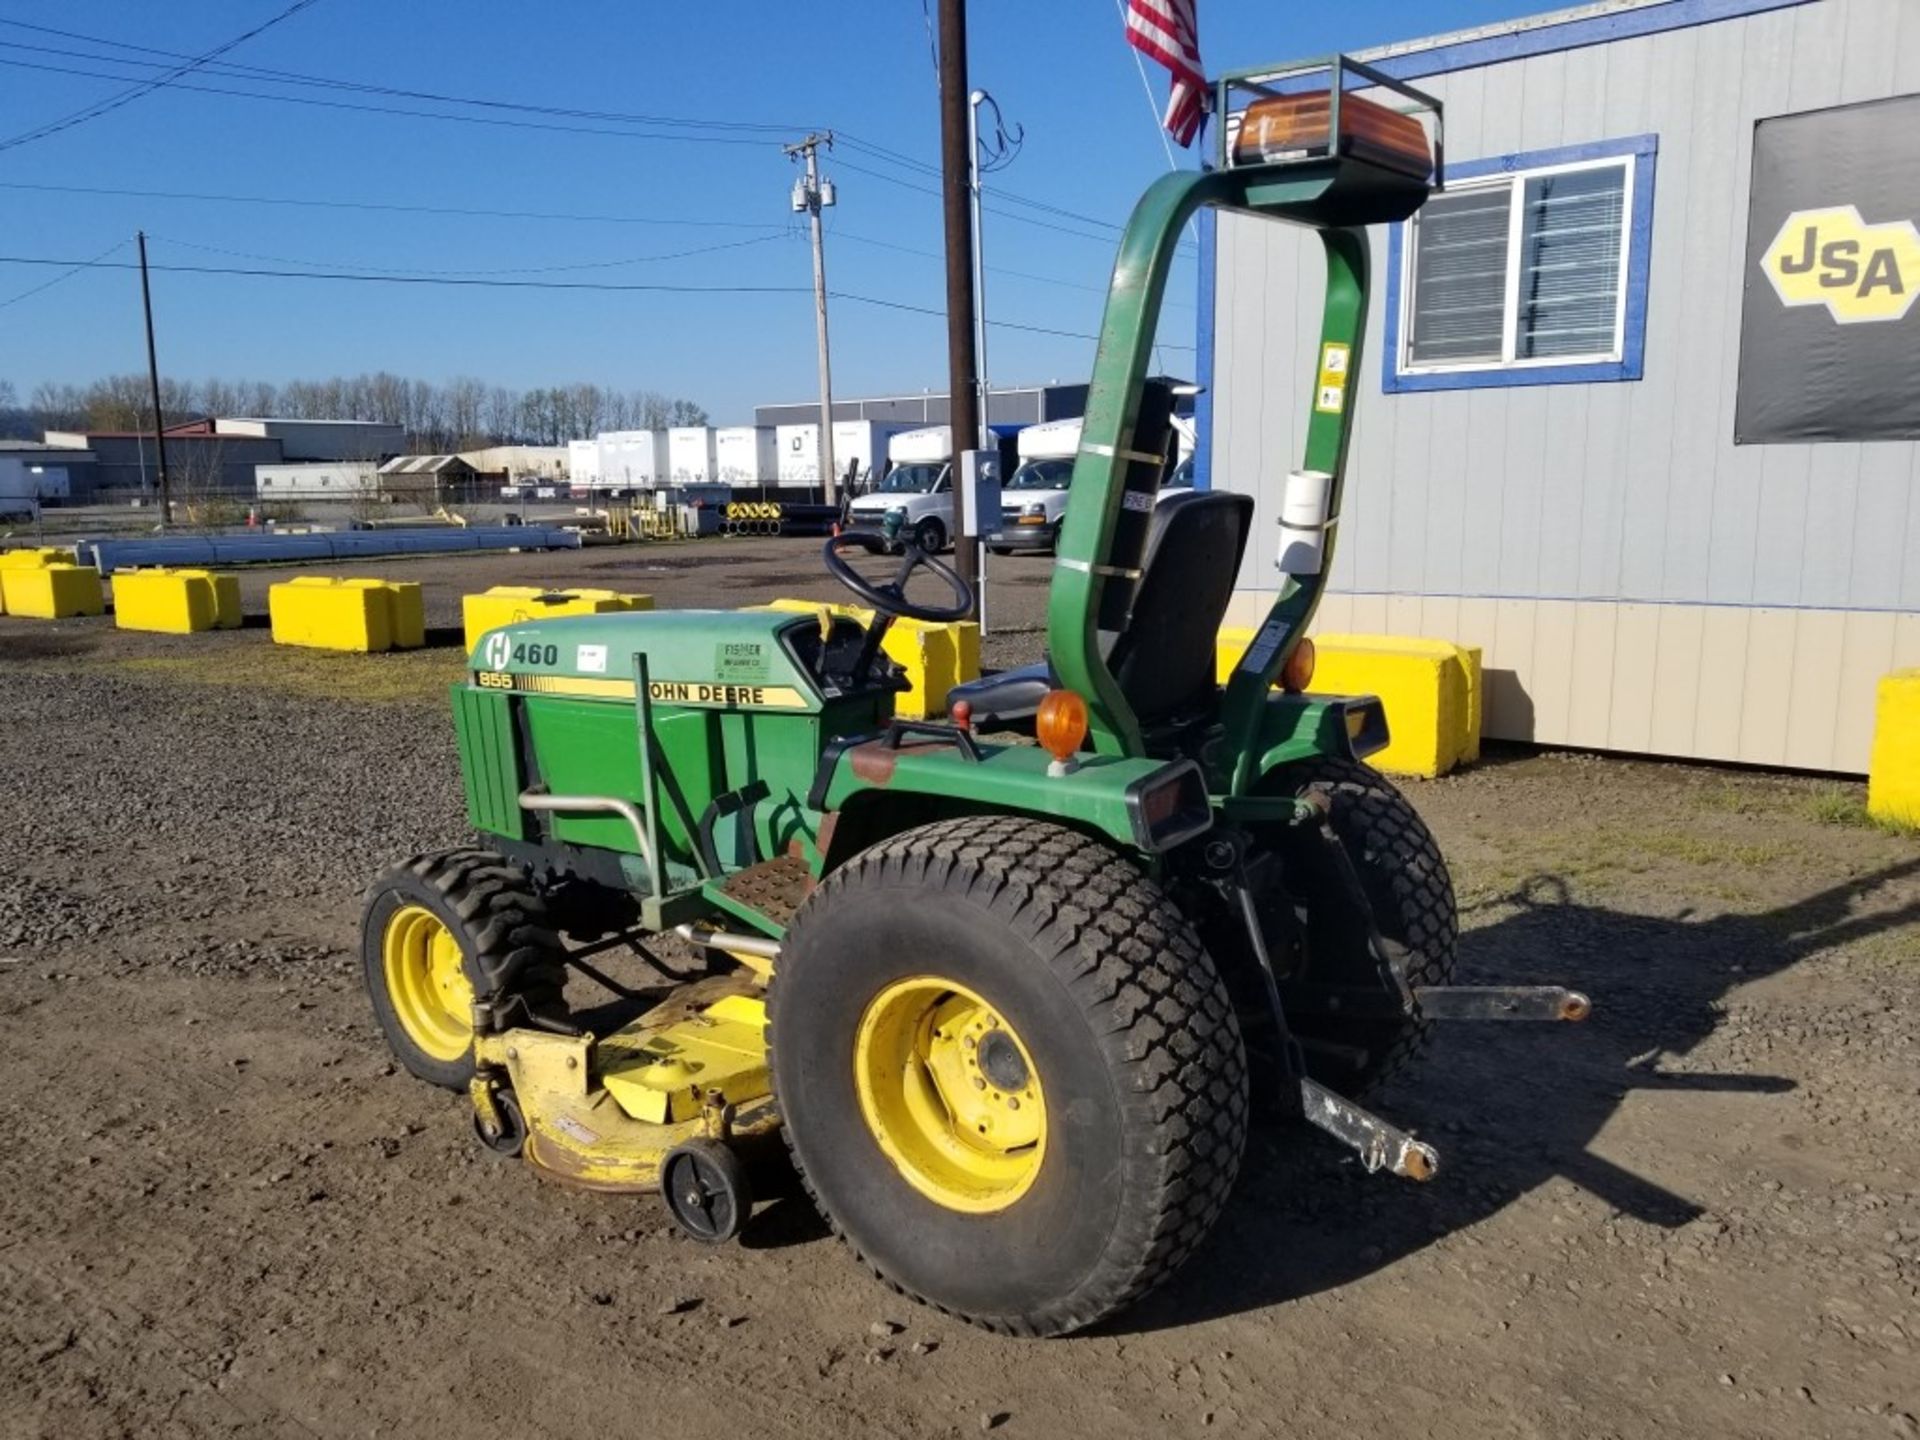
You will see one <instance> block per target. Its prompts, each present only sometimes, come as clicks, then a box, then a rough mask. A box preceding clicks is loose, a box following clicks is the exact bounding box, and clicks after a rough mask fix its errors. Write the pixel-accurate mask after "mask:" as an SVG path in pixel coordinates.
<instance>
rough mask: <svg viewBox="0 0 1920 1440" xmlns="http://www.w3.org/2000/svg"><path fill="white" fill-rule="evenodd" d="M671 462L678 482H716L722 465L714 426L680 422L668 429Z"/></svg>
mask: <svg viewBox="0 0 1920 1440" xmlns="http://www.w3.org/2000/svg"><path fill="white" fill-rule="evenodd" d="M667 462H668V467H669V472H670V473H671V474H672V476H673V483H674V484H676V485H712V484H714V483H716V482H717V480H718V477H719V469H720V466H719V464H718V461H717V460H716V458H715V456H714V453H713V427H712V426H711V425H676V426H674V427H673V428H672V429H671V430H669V431H667Z"/></svg>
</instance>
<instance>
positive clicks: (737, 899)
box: [705, 855, 813, 933]
mask: <svg viewBox="0 0 1920 1440" xmlns="http://www.w3.org/2000/svg"><path fill="white" fill-rule="evenodd" d="M705 888H706V891H707V894H708V895H710V896H711V897H712V898H713V899H715V900H717V901H718V902H719V903H721V904H722V905H725V906H726V907H727V909H729V910H731V911H733V912H734V913H735V914H738V915H741V916H742V917H743V918H749V919H751V918H758V919H760V920H763V921H767V922H771V925H772V927H773V929H774V931H775V932H776V933H777V932H778V931H780V930H784V929H786V928H787V925H788V923H789V922H791V921H792V919H793V912H794V911H796V910H798V909H799V908H800V902H801V901H803V900H805V899H806V898H807V894H808V892H810V891H811V890H812V889H813V872H812V871H811V870H809V869H808V868H807V862H806V861H805V860H803V859H801V858H800V857H799V856H798V855H781V856H777V857H776V858H774V859H772V860H762V861H761V862H760V863H759V864H758V865H749V866H748V867H747V868H746V869H744V870H736V871H734V872H733V873H732V874H731V875H729V876H727V877H726V878H725V879H723V880H718V881H710V882H709V883H708V884H707V886H706V887H705Z"/></svg>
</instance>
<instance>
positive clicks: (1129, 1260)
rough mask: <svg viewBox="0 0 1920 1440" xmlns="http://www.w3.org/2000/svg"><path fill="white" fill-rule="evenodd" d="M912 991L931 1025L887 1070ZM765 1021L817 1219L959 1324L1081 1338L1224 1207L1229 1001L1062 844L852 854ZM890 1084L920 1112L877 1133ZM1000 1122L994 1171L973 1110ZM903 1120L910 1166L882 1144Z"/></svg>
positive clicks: (1136, 896) (1123, 881) (1142, 913)
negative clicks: (952, 1160)
mask: <svg viewBox="0 0 1920 1440" xmlns="http://www.w3.org/2000/svg"><path fill="white" fill-rule="evenodd" d="M916 990H917V991H925V992H930V993H931V995H932V996H933V999H932V1001H931V1004H930V1008H928V1009H927V1010H926V1011H925V1015H924V1018H923V1019H921V1020H920V1021H919V1022H918V1027H917V1028H915V1026H914V1024H913V1023H912V1016H911V1014H910V1013H909V1015H908V1023H907V1024H906V1025H905V1026H904V1027H896V1030H895V1036H896V1039H895V1042H894V1048H893V1049H889V1048H888V1042H887V1039H886V1034H885V1030H884V1026H883V1025H882V1023H881V1020H880V1019H879V1018H877V1017H884V1016H886V1015H888V1014H890V1013H891V1010H890V1008H889V1007H897V1005H898V1004H901V1003H906V1002H903V1001H901V1000H900V997H902V996H907V997H909V999H910V998H911V996H912V995H913V994H914V993H915V992H916ZM943 996H944V999H943V998H941V997H943ZM768 1006H769V1014H768V1039H769V1067H770V1069H771V1072H772V1076H773V1088H774V1094H775V1097H776V1099H777V1100H778V1102H779V1106H780V1111H781V1115H782V1117H783V1120H784V1130H785V1135H786V1139H787V1144H788V1147H789V1149H790V1150H791V1151H792V1153H793V1158H794V1162H795V1164H796V1166H797V1168H798V1169H799V1172H800V1175H801V1178H802V1180H803V1181H804V1182H805V1184H806V1186H807V1189H808V1192H809V1193H810V1194H811V1195H812V1196H813V1198H814V1200H815V1203H816V1204H817V1205H818V1206H819V1207H820V1210H821V1213H822V1214H823V1215H824V1216H825V1217H826V1218H827V1220H828V1222H829V1224H831V1225H832V1227H833V1229H834V1230H835V1232H836V1233H837V1234H839V1235H840V1236H841V1238H843V1239H844V1240H845V1241H846V1242H847V1243H848V1245H849V1246H851V1247H852V1249H853V1250H854V1252H855V1253H856V1254H857V1255H858V1256H859V1257H860V1259H861V1260H862V1262H863V1263H865V1264H866V1265H867V1266H868V1267H869V1268H870V1269H871V1270H872V1271H873V1272H874V1274H875V1275H877V1276H878V1277H879V1278H880V1279H881V1280H883V1281H885V1282H886V1283H887V1284H889V1285H891V1286H893V1287H894V1288H895V1289H896V1290H898V1291H900V1292H901V1293H903V1294H906V1295H909V1296H911V1297H913V1298H915V1299H918V1300H921V1301H924V1302H925V1303H927V1304H930V1305H934V1306H937V1307H938V1308H940V1309H942V1310H945V1311H947V1312H949V1313H950V1314H954V1315H956V1316H958V1317H960V1318H961V1319H964V1320H966V1321H968V1322H970V1323H972V1324H975V1325H980V1326H983V1327H985V1328H987V1329H991V1330H996V1331H999V1332H1002V1333H1006V1334H1019V1335H1059V1334H1064V1333H1067V1332H1069V1331H1072V1330H1077V1329H1080V1328H1082V1327H1084V1326H1087V1325H1091V1324H1093V1323H1094V1322H1096V1321H1098V1320H1100V1319H1102V1318H1103V1317H1105V1316H1107V1315H1110V1314H1112V1313H1113V1312H1114V1311H1116V1310H1118V1309H1120V1308H1121V1307H1123V1306H1125V1305H1128V1304H1130V1303H1132V1302H1133V1301H1135V1300H1137V1299H1138V1298H1140V1297H1141V1296H1142V1295H1144V1294H1146V1293H1147V1291H1149V1290H1151V1289H1152V1288H1153V1287H1154V1286H1156V1285H1158V1284H1159V1283H1160V1282H1162V1281H1163V1280H1165V1279H1166V1278H1167V1277H1168V1276H1169V1275H1171V1274H1172V1273H1173V1272H1174V1271H1175V1270H1177V1269H1178V1268H1179V1267H1180V1266H1181V1265H1182V1264H1183V1263H1184V1262H1185V1261H1186V1259H1187V1257H1188V1256H1189V1255H1190V1254H1191V1253H1192V1252H1193V1250H1194V1248H1195V1247H1196V1246H1197V1245H1199V1243H1200V1241H1201V1240H1202V1239H1203V1238H1204V1237H1205V1236H1206V1234H1207V1232H1208V1230H1209V1229H1210V1228H1211V1227H1212V1225H1213V1223H1214V1221H1215V1219H1216V1218H1217V1217H1218V1215H1219V1213H1220V1209H1221V1207H1222V1205H1223V1204H1224V1203H1225V1201H1226V1198H1227V1195H1228V1193H1229V1191H1230V1190H1231V1189H1232V1186H1233V1180H1234V1177H1235V1175H1236V1173H1237V1172H1238V1169H1239V1164H1240V1154H1241V1150H1242V1147H1243V1145H1244V1143H1245V1139H1246V1122H1247V1082H1246V1065H1245V1056H1244V1053H1243V1051H1242V1047H1241V1040H1240V1032H1239V1027H1238V1024H1237V1022H1236V1020H1235V1018H1234V1014H1233V1008H1232V1005H1231V1003H1230V1002H1229V1000H1228V997H1227V993H1226V989H1225V987H1224V986H1223V985H1222V984H1221V982H1220V978H1219V976H1218V975H1217V974H1216V973H1215V970H1214V967H1213V962H1212V961H1211V960H1210V959H1209V958H1208V956H1207V954H1206V952H1205V951H1204V950H1203V949H1202V948H1201V946H1200V943H1199V941H1198V939H1197V938H1196V936H1195V935H1194V932H1193V928H1192V927H1191V926H1190V925H1189V924H1188V922H1187V920H1186V917H1185V916H1183V915H1182V914H1181V913H1180V911H1179V910H1178V909H1177V908H1176V907H1175V905H1174V904H1173V902H1172V901H1171V900H1169V899H1168V898H1167V896H1166V895H1165V894H1164V893H1163V892H1162V891H1161V890H1160V888H1159V887H1158V886H1157V885H1155V884H1154V883H1153V882H1152V881H1151V880H1149V879H1147V878H1146V877H1145V876H1144V875H1142V874H1141V873H1140V871H1139V870H1138V869H1137V868H1136V867H1135V866H1134V865H1133V864H1132V863H1130V862H1129V861H1128V860H1126V859H1124V858H1122V857H1121V856H1120V855H1118V854H1116V853H1115V852H1114V851H1113V850H1111V849H1110V848H1109V847H1107V846H1106V845H1104V844H1102V843H1100V842H1098V841H1095V840H1092V839H1089V838H1087V837H1086V836H1083V835H1080V834H1078V833H1076V832H1074V831H1071V830H1068V829H1065V828H1064V827H1062V826H1059V825H1054V824H1049V823H1046V822H1043V821H1037V820H1031V819H1027V818H1024V817H978V818H967V819H961V820H950V821H943V822H940V823H937V824H933V825H927V826H923V827H921V828H919V829H916V830H910V831H907V832H906V833H904V834H901V835H898V836H895V837H893V838H892V839H889V840H886V841H883V842H881V843H880V844H878V845H876V846H874V847H873V848H871V849H869V850H867V851H865V852H864V853H863V854H861V855H859V856H858V857H856V858H855V859H854V860H853V861H852V862H850V863H849V864H847V865H846V866H844V867H843V868H841V869H840V870H838V871H835V872H834V873H833V874H832V875H830V876H829V877H828V878H827V879H826V880H825V881H824V882H823V883H822V884H821V885H820V886H819V887H818V888H817V889H815V891H814V892H813V894H812V895H811V896H810V897H809V898H808V899H807V901H806V903H805V904H804V905H803V906H802V907H801V909H800V911H799V913H798V914H797V915H796V916H795V917H794V921H793V924H792V926H791V928H790V929H789V930H788V932H787V938H786V941H785V944H784V945H783V947H782V953H781V960H780V966H779V969H778V971H777V972H776V975H775V979H774V982H773V985H772V988H771V990H770V992H769V999H768ZM954 1007H958V1008H959V1009H960V1010H961V1011H962V1012H964V1013H965V1014H966V1015H969V1016H972V1017H975V1020H976V1021H977V1023H973V1024H971V1026H970V1027H967V1028H966V1035H967V1038H966V1039H956V1038H951V1037H950V1036H949V1032H948V1030H947V1029H946V1028H943V1027H945V1026H946V1025H948V1024H950V1023H951V1020H950V1017H951V1016H952V1015H953V1013H954ZM943 1017H948V1018H943ZM956 1028H962V1027H956ZM1001 1035H1004V1036H1005V1037H1007V1039H1011V1040H1012V1041H1013V1044H1012V1045H1011V1046H1010V1045H1008V1044H1007V1043H1006V1042H1005V1040H1003V1039H1001V1038H1000V1036H1001ZM901 1036H904V1037H906V1038H907V1042H910V1043H902V1042H901V1041H900V1040H899V1038H898V1037H901ZM975 1037H977V1042H978V1043H977V1045H976V1044H973V1043H969V1042H970V1041H971V1040H973V1039H974V1038H975ZM940 1045H945V1046H948V1047H949V1048H948V1049H946V1050H944V1051H941V1050H937V1048H936V1047H938V1046H940ZM963 1045H964V1046H965V1050H964V1052H962V1051H961V1050H959V1049H958V1048H954V1047H959V1046H963ZM928 1053H934V1054H937V1055H945V1056H947V1057H949V1058H951V1057H955V1056H963V1058H964V1061H965V1065H967V1066H971V1067H972V1068H971V1070H968V1069H965V1068H962V1066H961V1065H960V1063H959V1062H958V1061H956V1062H955V1063H954V1064H952V1065H950V1066H949V1067H948V1068H947V1069H945V1070H942V1069H941V1068H940V1067H941V1062H940V1061H939V1060H938V1059H927V1058H925V1057H926V1055H927V1054H928ZM876 1056H877V1057H878V1058H877V1059H876V1058H875V1057H876ZM902 1059H904V1061H905V1063H904V1066H903V1065H902V1064H901V1063H900V1061H901V1060H902ZM903 1073H904V1076H905V1080H904V1081H903V1082H902V1083H903V1084H904V1086H905V1089H904V1090H903V1091H902V1092H901V1093H902V1094H903V1095H904V1094H906V1093H908V1092H912V1093H914V1094H917V1095H919V1096H921V1097H923V1098H922V1103H921V1104H920V1105H919V1106H918V1109H917V1111H916V1109H915V1106H914V1104H913V1103H911V1101H907V1102H904V1103H903V1104H902V1105H900V1106H899V1107H897V1109H896V1111H895V1112H894V1113H892V1114H888V1113H885V1112H884V1111H882V1110H877V1109H876V1107H878V1106H880V1105H881V1104H882V1101H881V1100H876V1099H875V1096H876V1094H878V1093H879V1092H880V1091H881V1090H882V1089H884V1086H885V1084H886V1083H887V1081H888V1077H896V1078H897V1077H900V1076H901V1075H902V1074H903ZM954 1075H958V1076H960V1077H961V1078H959V1079H958V1080H953V1079H951V1077H952V1076H954ZM969 1075H971V1077H972V1079H971V1082H969V1081H968V1079H967V1078H966V1077H967V1076H969ZM915 1077H920V1078H919V1079H916V1078H915ZM927 1077H933V1078H932V1080H931V1081H928V1080H927ZM929 1083H930V1084H932V1085H934V1086H935V1087H940V1086H947V1085H949V1084H950V1085H951V1088H937V1090H936V1089H929V1088H928V1084H929ZM916 1084H917V1085H919V1089H918V1090H917V1091H914V1090H913V1087H914V1086H915V1085H916ZM1003 1087H1004V1088H1003ZM936 1093H937V1096H938V1100H939V1102H940V1103H936V1104H928V1103H925V1099H924V1097H927V1096H932V1095H935V1094H936ZM979 1097H984V1098H979ZM1022 1097H1025V1098H1026V1100H1027V1108H1026V1109H1025V1110H1024V1111H1020V1110H1019V1107H1017V1106H1007V1105H1006V1102H1007V1101H1008V1100H1009V1099H1019V1098H1022ZM996 1104H997V1105H1000V1106H1004V1107H1005V1108H1003V1109H995V1110H993V1112H992V1113H991V1114H988V1113H985V1112H982V1114H981V1117H980V1127H979V1128H980V1131H981V1134H982V1135H985V1134H986V1133H987V1126H988V1125H989V1124H992V1125H994V1126H995V1127H996V1128H999V1127H1004V1129H1005V1130H1006V1131H1011V1132H1014V1133H1013V1134H1012V1136H1011V1138H1010V1140H1009V1141H1008V1146H1009V1148H1007V1149H1005V1150H1004V1151H1001V1152H998V1153H995V1152H993V1151H991V1150H990V1148H989V1142H988V1141H978V1140H976V1139H975V1137H974V1135H973V1134H972V1133H970V1132H971V1130H972V1129H973V1128H974V1127H973V1125H972V1124H971V1123H970V1122H971V1121H972V1120H973V1118H974V1115H973V1111H972V1109H971V1108H968V1107H973V1106H978V1105H996ZM1036 1110H1037V1112H1038V1113H1037V1115H1036V1113H1035V1112H1036ZM1016 1112H1017V1113H1016ZM876 1114H878V1116H879V1118H878V1119H876ZM916 1114H919V1115H931V1116H933V1120H932V1122H931V1129H932V1131H933V1132H934V1133H933V1134H932V1138H931V1142H930V1144H927V1145H925V1146H921V1142H920V1141H919V1140H914V1139H913V1138H912V1137H911V1136H909V1135H907V1134H906V1131H905V1130H904V1129H903V1128H898V1127H896V1128H891V1129H890V1128H889V1122H890V1121H895V1120H897V1121H898V1122H899V1126H900V1127H904V1126H906V1125H907V1123H908V1121H909V1120H911V1119H912V1117H913V1116H914V1115H916ZM901 1117H906V1118H905V1119H902V1118H901ZM942 1127H944V1129H943V1128H942ZM903 1136H906V1138H905V1139H904V1140H903ZM962 1142H965V1143H964V1144H963V1143H962ZM916 1146H920V1147H921V1148H916ZM883 1147H884V1148H883ZM970 1147H971V1148H970ZM982 1152H986V1153H985V1158H984V1159H981V1153H982ZM956 1154H957V1155H959V1156H960V1157H961V1159H960V1160H959V1161H958V1162H957V1164H956V1165H953V1166H948V1165H947V1164H946V1162H945V1160H944V1159H943V1157H946V1156H951V1155H956ZM969 1186H971V1187H972V1188H971V1189H969V1188H968V1187H969Z"/></svg>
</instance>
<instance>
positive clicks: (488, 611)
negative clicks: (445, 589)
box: [460, 585, 653, 655]
mask: <svg viewBox="0 0 1920 1440" xmlns="http://www.w3.org/2000/svg"><path fill="white" fill-rule="evenodd" d="M651 609H653V596H651V595H630V594H622V593H621V592H620V591H618V590H542V589H540V588H539V587H538V586H537V585H495V586H494V587H493V588H491V589H489V590H483V591H481V592H480V593H479V594H478V595H468V596H465V597H464V598H463V599H462V600H461V602H460V618H461V620H462V621H463V622H464V623H465V626H466V632H467V653H468V654H469V655H471V654H472V653H473V649H474V647H475V646H476V645H478V644H479V643H480V637H481V636H482V635H484V634H486V633H487V632H488V631H489V630H497V629H499V628H500V627H501V626H502V625H518V624H520V623H522V622H523V621H527V620H551V619H553V618H554V617H555V616H558V615H605V614H609V613H612V612H614V611H619V610H651Z"/></svg>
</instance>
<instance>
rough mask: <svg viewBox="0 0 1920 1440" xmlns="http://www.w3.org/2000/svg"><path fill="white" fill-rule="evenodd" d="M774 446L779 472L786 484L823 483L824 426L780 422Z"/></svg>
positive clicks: (775, 431)
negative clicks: (822, 430) (821, 464)
mask: <svg viewBox="0 0 1920 1440" xmlns="http://www.w3.org/2000/svg"><path fill="white" fill-rule="evenodd" d="M773 434H774V447H775V450H776V451H777V453H778V461H779V463H778V466H777V468H776V470H775V473H776V474H777V475H778V476H779V478H780V483H781V484H782V485H818V484H819V483H820V427H819V426H818V425H776V426H775V427H774V432H773Z"/></svg>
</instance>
